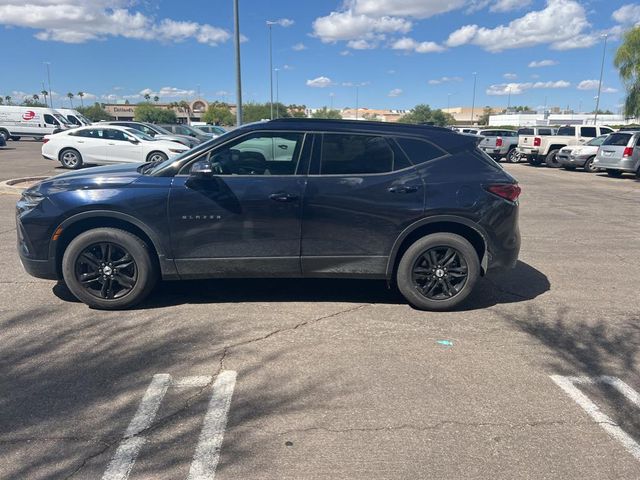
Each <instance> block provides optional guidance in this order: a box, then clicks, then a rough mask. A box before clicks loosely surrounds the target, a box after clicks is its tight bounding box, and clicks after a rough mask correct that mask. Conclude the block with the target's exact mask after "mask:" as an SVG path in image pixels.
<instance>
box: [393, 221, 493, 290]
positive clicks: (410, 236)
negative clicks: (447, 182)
mask: <svg viewBox="0 0 640 480" xmlns="http://www.w3.org/2000/svg"><path fill="white" fill-rule="evenodd" d="M441 232H445V233H454V234H457V235H460V236H461V237H463V238H465V239H466V240H468V241H469V243H471V245H472V246H473V248H474V250H475V251H476V253H477V254H478V259H479V260H480V271H481V275H484V274H485V273H486V271H487V269H488V262H489V258H488V240H487V238H488V237H487V234H486V232H485V231H484V230H483V229H482V227H480V226H479V225H477V224H476V223H475V222H473V221H471V220H469V219H467V218H463V217H458V216H455V215H439V216H436V217H432V218H428V219H424V220H420V221H418V222H415V223H413V224H411V225H409V226H408V227H407V228H405V229H404V230H403V231H402V233H401V234H400V235H399V236H398V238H397V239H396V241H395V242H394V244H393V247H392V248H391V253H390V255H389V260H388V262H387V272H386V276H387V280H388V281H391V280H392V279H393V278H394V276H395V274H396V271H397V269H398V264H399V263H400V259H401V258H402V255H403V254H404V252H406V251H407V249H408V248H409V247H410V246H411V245H412V244H413V243H414V242H415V241H416V240H417V239H419V238H422V237H424V236H426V235H430V234H432V233H441Z"/></svg>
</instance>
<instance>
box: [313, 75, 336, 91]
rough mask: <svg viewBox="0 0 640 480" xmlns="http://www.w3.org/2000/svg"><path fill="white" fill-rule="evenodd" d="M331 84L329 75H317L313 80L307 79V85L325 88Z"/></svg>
mask: <svg viewBox="0 0 640 480" xmlns="http://www.w3.org/2000/svg"><path fill="white" fill-rule="evenodd" d="M331 85H333V82H332V81H331V79H330V78H329V77H317V78H314V79H313V80H307V87H315V88H326V87H329V86H331Z"/></svg>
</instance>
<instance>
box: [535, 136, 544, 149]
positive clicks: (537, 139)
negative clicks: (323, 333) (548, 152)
mask: <svg viewBox="0 0 640 480" xmlns="http://www.w3.org/2000/svg"><path fill="white" fill-rule="evenodd" d="M541 143H542V139H541V138H540V137H536V138H534V139H533V146H534V147H539V146H540V144H541Z"/></svg>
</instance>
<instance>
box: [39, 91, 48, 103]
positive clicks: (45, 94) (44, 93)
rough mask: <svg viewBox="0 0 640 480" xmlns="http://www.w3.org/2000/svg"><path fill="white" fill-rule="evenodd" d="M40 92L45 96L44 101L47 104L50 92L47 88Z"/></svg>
mask: <svg viewBox="0 0 640 480" xmlns="http://www.w3.org/2000/svg"><path fill="white" fill-rule="evenodd" d="M40 93H41V94H42V96H43V97H44V103H45V104H46V103H47V96H48V95H49V92H47V91H46V90H42V91H41V92H40Z"/></svg>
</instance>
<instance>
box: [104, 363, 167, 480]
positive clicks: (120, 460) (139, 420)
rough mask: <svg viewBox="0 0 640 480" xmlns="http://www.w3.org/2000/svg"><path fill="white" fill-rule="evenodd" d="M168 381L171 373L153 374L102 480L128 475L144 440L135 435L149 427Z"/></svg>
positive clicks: (119, 478)
mask: <svg viewBox="0 0 640 480" xmlns="http://www.w3.org/2000/svg"><path fill="white" fill-rule="evenodd" d="M170 383H171V375H168V374H165V373H162V374H159V375H154V376H153V380H151V384H150V385H149V387H148V388H147V391H146V392H145V394H144V397H142V401H141V402H140V405H139V406H138V411H137V412H136V414H135V415H134V417H133V418H132V419H131V422H130V423H129V426H128V427H127V431H126V432H125V433H124V437H123V439H122V442H120V446H119V447H118V450H116V453H115V454H114V456H113V459H111V462H110V463H109V466H108V467H107V470H106V472H104V475H103V476H102V480H126V479H127V478H128V477H129V473H130V472H131V469H132V468H133V464H134V463H135V462H136V458H137V457H138V453H140V449H141V448H142V446H143V445H144V442H145V438H144V437H139V436H137V435H138V434H139V433H140V432H142V431H143V430H146V429H147V428H149V426H150V425H151V423H152V422H153V419H154V418H155V417H156V413H157V412H158V408H159V407H160V403H162V399H163V398H164V395H165V393H167V388H169V384H170Z"/></svg>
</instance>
